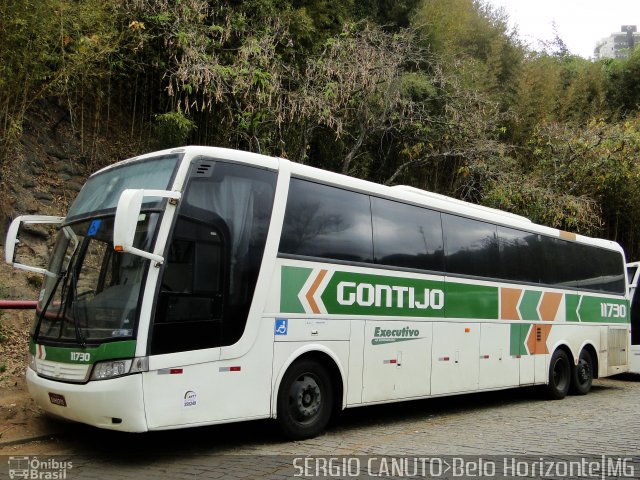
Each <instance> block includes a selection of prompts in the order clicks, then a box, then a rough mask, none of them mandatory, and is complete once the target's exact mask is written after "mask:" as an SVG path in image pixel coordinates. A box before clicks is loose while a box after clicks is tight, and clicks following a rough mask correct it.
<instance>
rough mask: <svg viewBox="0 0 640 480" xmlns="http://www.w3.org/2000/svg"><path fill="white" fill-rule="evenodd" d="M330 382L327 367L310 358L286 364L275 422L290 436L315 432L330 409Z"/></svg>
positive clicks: (298, 437)
mask: <svg viewBox="0 0 640 480" xmlns="http://www.w3.org/2000/svg"><path fill="white" fill-rule="evenodd" d="M333 403H334V402H333V386H332V384H331V378H330V376H329V374H328V373H327V369H326V368H325V367H324V366H322V365H321V364H319V363H317V362H315V361H313V360H301V361H299V362H295V363H294V364H293V365H291V366H290V367H289V369H288V370H287V372H286V373H285V374H284V377H283V378H282V382H281V383H280V389H279V390H278V405H277V413H278V425H279V426H280V430H281V431H282V433H283V435H284V436H285V437H287V438H288V439H290V440H301V439H304V438H311V437H315V436H316V435H318V434H319V433H320V432H322V431H323V430H324V428H325V427H326V426H327V423H328V422H329V419H330V417H331V413H332V409H333Z"/></svg>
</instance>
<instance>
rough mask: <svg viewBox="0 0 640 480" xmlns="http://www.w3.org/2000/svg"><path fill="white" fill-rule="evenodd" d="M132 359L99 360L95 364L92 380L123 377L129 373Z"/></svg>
mask: <svg viewBox="0 0 640 480" xmlns="http://www.w3.org/2000/svg"><path fill="white" fill-rule="evenodd" d="M131 363H132V360H131V359H128V360H109V361H107V362H98V363H96V364H95V365H94V366H93V372H91V380H106V379H108V378H114V377H121V376H122V375H126V374H127V373H129V370H130V369H131Z"/></svg>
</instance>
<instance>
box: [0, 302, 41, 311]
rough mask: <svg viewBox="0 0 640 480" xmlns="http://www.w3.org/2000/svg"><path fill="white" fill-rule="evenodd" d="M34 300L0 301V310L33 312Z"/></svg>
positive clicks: (36, 303)
mask: <svg viewBox="0 0 640 480" xmlns="http://www.w3.org/2000/svg"><path fill="white" fill-rule="evenodd" d="M37 305H38V302H37V301H35V300H0V310H35V309H36V307H37Z"/></svg>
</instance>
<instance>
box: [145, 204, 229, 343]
mask: <svg viewBox="0 0 640 480" xmlns="http://www.w3.org/2000/svg"><path fill="white" fill-rule="evenodd" d="M221 236H222V235H221V233H220V232H219V231H218V229H216V227H215V226H214V225H212V223H211V222H201V221H198V220H194V219H192V218H188V217H183V216H181V217H179V218H178V221H177V223H176V226H175V230H174V235H173V240H172V242H171V244H170V246H169V251H168V255H167V257H166V264H165V267H164V272H163V274H162V283H161V287H160V293H159V299H158V307H157V310H156V314H155V324H154V331H153V340H152V348H151V351H152V353H154V354H158V353H171V352H179V351H185V350H196V349H201V348H212V347H216V346H219V345H220V340H221V334H222V330H221V328H222V321H221V317H222V308H223V305H222V302H223V298H224V296H223V292H222V291H221V288H220V285H221V284H222V282H221V281H220V277H221V275H222V272H223V270H224V266H223V263H222V259H223V254H222V249H223V241H222V238H221Z"/></svg>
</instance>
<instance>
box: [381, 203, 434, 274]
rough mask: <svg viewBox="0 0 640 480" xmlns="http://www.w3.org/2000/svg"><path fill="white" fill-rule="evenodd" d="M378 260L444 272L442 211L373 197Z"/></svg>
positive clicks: (394, 264)
mask: <svg viewBox="0 0 640 480" xmlns="http://www.w3.org/2000/svg"><path fill="white" fill-rule="evenodd" d="M371 210H372V213H373V249H374V253H375V262H376V263H380V264H383V265H392V266H395V267H406V268H417V269H421V270H435V271H442V270H443V267H444V264H443V259H444V257H443V246H442V223H441V220H440V212H434V211H433V210H427V209H425V208H420V207H415V206H413V205H406V204H403V203H398V202H392V201H389V200H383V199H380V198H371Z"/></svg>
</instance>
